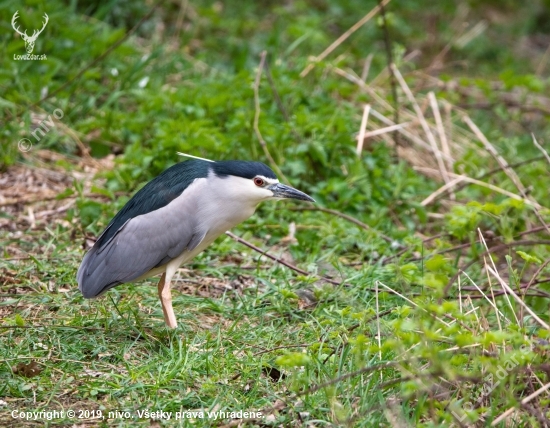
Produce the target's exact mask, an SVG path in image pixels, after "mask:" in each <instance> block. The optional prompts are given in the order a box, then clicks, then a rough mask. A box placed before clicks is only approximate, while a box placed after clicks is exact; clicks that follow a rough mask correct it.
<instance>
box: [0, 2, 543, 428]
mask: <svg viewBox="0 0 550 428" xmlns="http://www.w3.org/2000/svg"><path fill="white" fill-rule="evenodd" d="M376 4H377V3H376V2H374V1H371V2H367V4H365V3H364V2H360V1H343V2H342V1H338V2H336V1H334V2H333V1H327V2H321V1H315V2H304V1H293V2H286V3H283V4H279V3H277V2H267V3H265V4H263V3H262V4H261V5H260V4H259V3H257V2H239V3H237V2H227V3H223V2H208V1H196V2H195V1H193V2H187V1H183V2H161V4H160V6H158V7H157V8H154V5H153V4H152V3H150V2H127V1H119V2H111V3H108V4H105V5H103V4H100V3H90V2H71V3H70V5H69V6H67V5H65V4H64V3H62V2H57V1H53V2H47V3H46V2H35V3H33V4H32V5H31V4H28V5H25V6H24V7H23V6H22V5H21V4H20V3H17V2H10V1H8V2H5V3H4V4H3V5H2V6H1V7H0V17H1V18H2V19H1V22H4V26H5V27H6V31H5V32H4V33H3V34H4V35H2V36H1V37H2V42H3V43H2V45H1V46H0V55H2V57H3V58H8V59H7V60H6V61H5V64H6V65H5V67H3V69H2V71H1V72H0V91H1V92H0V94H1V95H0V102H1V107H2V108H1V109H0V117H1V119H2V123H3V128H2V133H1V134H0V148H1V151H0V165H1V166H2V173H1V175H0V206H2V213H1V215H0V248H1V249H2V253H3V257H2V259H1V260H0V378H1V379H5V382H0V426H35V425H36V426H42V425H44V424H46V425H50V426H72V425H75V424H76V425H78V426H81V425H84V426H112V425H114V426H136V425H137V426H198V427H200V426H245V425H250V426H308V427H314V426H361V427H370V426H426V427H431V426H451V425H454V426H457V427H459V426H490V425H491V424H492V423H494V424H495V425H498V426H507V427H509V426H547V425H548V424H550V422H548V417H549V409H548V403H549V397H550V395H549V393H548V387H549V383H548V382H550V379H549V377H550V374H548V373H549V371H548V364H547V363H546V360H547V355H548V341H547V340H548V336H549V335H550V327H549V326H548V323H549V322H550V321H549V317H548V304H549V298H550V294H549V293H550V289H549V287H548V277H547V276H546V275H549V270H548V267H547V265H548V264H549V263H548V261H549V260H550V255H549V249H550V247H549V245H550V240H549V239H548V234H549V233H550V230H549V229H548V225H547V222H548V216H549V211H548V208H547V207H546V205H547V204H546V199H547V196H548V172H547V171H548V158H547V155H546V154H545V151H544V147H546V146H547V145H545V144H544V142H545V139H547V134H548V130H549V127H548V116H549V114H550V99H549V98H547V97H546V94H547V93H548V86H549V82H548V77H547V76H548V71H547V70H550V64H548V61H549V59H550V58H549V55H548V49H547V47H548V46H549V44H550V37H549V36H548V31H547V30H548V29H547V28H546V27H545V25H546V24H545V22H548V20H547V19H546V18H547V14H548V12H547V10H546V8H545V3H544V2H543V1H540V2H535V3H533V4H531V5H529V6H520V5H516V4H514V2H498V3H497V2H486V3H484V5H483V6H474V5H469V4H468V3H466V2H464V3H457V4H455V3H452V2H440V3H439V4H438V5H437V6H433V5H432V6H433V8H432V6H430V8H431V9H430V10H429V11H428V10H427V9H426V8H427V6H426V4H425V2H421V1H414V2H397V1H396V0H394V2H390V3H389V4H387V6H386V13H385V20H384V19H383V18H382V16H381V14H380V13H377V14H375V15H374V16H373V18H372V19H371V20H370V21H369V22H367V23H366V24H365V25H363V26H362V27H361V28H359V29H357V30H356V31H355V32H353V34H351V36H350V37H349V38H347V39H346V40H343V41H340V42H339V43H338V45H337V47H336V48H335V49H334V51H331V52H330V53H328V54H327V56H326V57H323V58H320V59H319V60H318V61H316V62H312V56H319V55H320V54H321V53H322V52H323V51H324V50H325V49H326V48H327V47H329V46H330V45H331V43H333V42H334V41H335V40H337V39H338V37H339V36H340V35H341V34H343V33H345V31H346V30H348V29H349V28H350V27H352V26H353V25H354V23H355V22H357V21H358V20H359V19H361V17H363V16H365V15H366V14H367V13H368V12H369V11H370V10H371V9H372V8H373V7H375V6H376ZM18 9H19V11H20V15H21V17H20V25H21V26H22V28H34V27H36V25H38V24H37V23H39V22H41V19H42V16H43V13H44V12H47V13H48V15H49V23H48V26H47V27H46V28H47V29H46V30H45V32H44V33H43V34H41V35H40V36H39V37H38V39H37V42H36V46H35V53H37V54H42V53H47V56H48V59H47V60H44V61H20V60H14V59H13V56H14V55H21V54H23V53H24V43H23V41H22V40H21V39H20V37H19V36H17V35H15V33H14V32H13V31H12V29H11V27H9V24H8V23H9V22H10V21H11V19H12V16H13V13H14V12H15V11H16V10H18ZM518 17H521V19H518ZM384 22H385V24H384ZM35 24H36V25H35ZM76 28H77V29H78V30H77V31H75V29H76ZM385 30H387V31H385ZM125 35H128V37H127V38H124V37H125ZM123 38H124V39H123ZM119 40H123V41H122V43H117V41H119ZM387 45H389V46H390V50H391V58H392V60H393V62H394V63H395V64H396V70H397V71H396V72H395V74H394V77H392V75H391V74H390V73H389V72H388V70H387V68H386V65H387V63H388V51H387V49H386V48H387ZM263 51H266V52H267V54H266V55H265V57H264V61H265V62H262V65H263V67H259V65H260V62H261V61H262V59H261V58H262V57H263V56H262V55H263V54H262V52H263ZM310 64H315V66H314V67H310V68H311V70H308V65H310ZM306 71H307V73H306ZM401 76H403V79H401ZM430 93H431V94H430ZM395 95H396V96H397V99H396V98H395ZM365 105H368V106H369V107H368V109H370V110H368V109H367V110H368V120H367V121H365V120H364V119H365V118H366V116H365V112H366V111H367V110H365ZM52 115H54V116H55V117H56V118H57V120H55V122H54V123H55V125H54V126H51V125H50V127H49V128H48V131H47V132H45V133H44V135H41V134H40V133H38V134H37V133H36V129H38V128H39V126H41V125H40V124H43V123H49V121H50V119H49V116H52ZM45 121H46V122H45ZM394 123H398V124H400V126H399V127H398V128H399V133H395V132H392V129H393V130H395V129H394V128H392V129H390V130H388V129H385V130H384V128H385V127H387V126H389V125H392V124H394ZM41 128H42V129H44V126H41ZM365 132H366V133H367V138H366V139H365V140H364V146H363V149H362V151H361V152H360V155H357V153H356V150H357V146H358V136H357V134H361V135H362V133H365ZM372 132H377V133H378V134H377V135H375V136H373V135H370V136H369V135H368V134H369V133H372ZM33 133H34V134H35V135H38V137H35V136H34V135H33ZM531 134H533V135H534V136H535V138H536V139H537V140H536V141H538V143H540V144H542V146H543V149H542V150H541V149H539V148H537V144H538V143H537V144H535V143H534V142H533V137H532V135H531ZM23 138H26V139H27V140H24V141H23V142H22V139H23ZM359 140H360V138H359ZM262 142H264V143H265V148H264V146H263V145H262V144H261V143H262ZM396 143H397V144H396ZM447 147H448V148H447ZM266 150H267V151H268V152H269V153H270V154H271V156H272V157H273V159H274V163H273V164H272V166H273V167H278V168H280V170H281V171H282V173H283V174H284V176H285V177H286V178H287V179H288V180H289V181H290V182H291V183H292V185H294V186H295V187H297V188H299V189H302V190H304V191H306V192H307V193H309V194H311V195H312V196H313V197H315V199H316V200H317V204H316V205H315V207H311V206H309V205H305V204H304V205H299V204H292V203H286V202H279V203H273V204H267V203H266V204H264V205H262V206H261V207H260V208H259V209H258V211H257V213H256V214H255V215H254V217H252V218H251V219H250V220H248V221H246V222H245V223H243V224H241V225H240V226H238V227H237V228H235V230H233V232H234V233H235V234H236V235H237V236H239V237H241V238H242V239H244V240H246V241H247V242H249V243H252V244H254V245H256V246H258V247H260V248H261V249H262V251H267V252H269V254H271V255H273V256H274V257H276V258H280V259H282V260H284V261H285V262H287V263H289V264H291V265H292V266H296V267H297V268H296V269H289V268H287V267H285V266H282V265H281V264H279V263H276V262H274V261H273V260H271V259H270V258H268V257H266V256H265V255H261V254H259V253H258V252H255V251H254V250H252V249H250V248H249V247H247V246H245V245H243V244H242V243H238V242H236V241H235V240H233V239H232V238H231V237H229V236H224V237H221V238H220V239H218V241H216V243H215V244H213V245H212V246H211V247H210V248H209V249H208V250H207V251H205V252H204V253H202V254H201V255H199V256H198V257H197V258H196V259H195V260H194V261H193V262H192V263H191V264H190V265H186V266H184V268H182V269H181V270H180V271H179V272H178V274H177V279H176V280H175V281H174V286H173V289H174V291H173V296H174V309H175V311H176V314H177V317H178V321H179V327H178V329H176V330H174V331H169V330H167V329H166V328H165V327H164V323H163V319H162V311H161V308H160V304H159V302H158V298H157V295H156V287H154V286H155V285H156V284H155V281H156V279H154V278H153V279H151V280H150V281H145V282H143V283H140V284H126V285H122V286H119V287H117V288H115V289H113V290H111V291H109V293H108V294H107V295H106V296H105V297H103V298H101V299H97V300H85V299H83V298H82V296H81V295H80V293H79V292H78V290H77V287H76V280H75V274H76V270H77V268H78V265H79V263H80V261H81V259H82V256H83V254H84V253H85V251H86V250H87V249H88V248H90V246H91V245H93V242H94V239H95V237H97V236H98V234H99V233H100V232H101V231H102V230H103V228H104V227H105V226H106V225H107V223H108V222H109V220H110V219H111V218H112V216H113V215H114V214H115V213H116V212H117V210H118V209H120V208H121V207H122V206H123V205H124V203H125V202H126V201H127V200H128V199H129V197H130V196H131V195H132V194H133V193H134V192H135V191H136V190H137V189H139V188H140V187H141V186H142V185H143V184H145V183H146V182H147V181H148V180H150V179H151V178H152V177H154V176H155V175H157V174H158V173H159V172H160V171H162V170H164V169H165V168H167V167H168V166H170V165H172V164H174V163H176V162H178V161H180V158H178V156H177V155H176V152H177V151H182V152H187V153H191V154H193V155H197V156H203V157H207V158H212V159H231V158H234V159H237V158H240V159H258V160H262V161H266V162H267V161H268V156H267V153H266ZM507 164H511V165H512V167H508V166H507ZM280 178H281V179H283V177H280ZM53 411H58V412H60V413H57V414H52V413H48V412H53ZM71 411H73V412H74V413H70V412H71ZM20 412H37V413H35V414H34V415H33V414H29V415H25V414H23V413H20ZM40 412H42V413H40ZM61 412H62V413H61ZM156 412H164V413H156ZM220 412H223V413H220ZM238 412H249V414H248V415H243V414H242V413H238ZM251 412H253V413H251ZM176 417H177V418H178V419H177V420H176Z"/></svg>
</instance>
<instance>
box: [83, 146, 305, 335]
mask: <svg viewBox="0 0 550 428" xmlns="http://www.w3.org/2000/svg"><path fill="white" fill-rule="evenodd" d="M189 157H191V158H192V159H189V160H185V161H183V162H179V163H176V164H174V165H173V166H171V167H169V168H168V169H166V170H165V171H164V172H162V173H161V174H160V175H158V176H157V177H155V178H154V179H153V180H151V181H150V182H148V183H147V184H146V185H145V186H144V187H143V188H141V189H140V190H139V191H138V192H137V193H136V194H135V195H134V196H133V197H132V198H131V199H130V200H129V201H128V202H127V203H126V204H125V205H124V207H123V208H122V209H121V210H120V211H119V212H118V213H117V214H116V215H115V216H114V217H113V219H112V220H111V221H110V222H109V224H108V225H107V227H106V228H105V230H104V231H103V232H102V233H101V235H100V236H99V237H98V239H97V240H96V242H95V243H94V245H93V247H92V248H91V249H90V250H89V251H88V252H87V253H86V255H85V256H84V258H83V259H82V263H81V264H80V267H79V269H78V272H77V275H76V277H77V282H78V288H79V290H80V291H81V293H82V295H83V296H84V297H85V298H88V299H90V298H95V297H98V296H101V295H103V294H104V293H105V292H107V291H108V290H110V289H111V288H113V287H116V286H117V285H120V284H124V283H128V282H138V281H141V280H144V279H146V278H150V277H152V276H155V275H158V274H162V276H161V277H160V281H159V282H158V286H157V289H158V296H159V298H160V302H161V306H162V311H163V315H164V321H165V323H166V325H167V326H168V327H169V328H172V329H174V328H177V321H176V316H175V314H174V309H173V307H172V294H171V289H170V284H171V281H172V278H173V276H174V274H175V273H176V271H177V270H178V269H179V267H180V266H181V265H182V264H184V263H186V262H188V261H190V260H191V259H193V258H194V257H195V256H196V255H197V254H199V253H200V252H202V251H203V250H204V249H205V248H206V247H208V246H209V245H210V244H211V243H212V242H213V241H214V240H215V239H216V238H217V237H218V236H220V235H221V234H223V233H224V232H226V231H227V230H229V229H231V228H233V227H234V226H236V225H238V224H239V223H241V222H243V221H244V220H246V219H248V218H249V217H250V216H252V215H253V214H254V212H255V210H256V207H257V206H258V204H260V203H261V202H263V201H268V200H281V199H294V200H301V201H309V202H315V200H314V199H313V198H312V197H311V196H309V195H307V194H305V193H303V192H301V191H299V190H297V189H295V188H293V187H291V186H288V185H286V184H282V183H280V182H279V180H278V179H277V176H276V175H275V173H274V172H273V170H272V169H271V168H269V167H268V166H267V165H265V164H264V163H262V162H256V161H243V160H222V161H211V160H208V159H203V158H197V157H194V156H190V155H189Z"/></svg>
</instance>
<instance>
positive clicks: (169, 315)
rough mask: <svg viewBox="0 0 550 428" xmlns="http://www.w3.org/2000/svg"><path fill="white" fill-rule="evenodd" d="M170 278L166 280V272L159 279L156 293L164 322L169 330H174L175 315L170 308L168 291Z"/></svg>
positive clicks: (170, 301) (175, 324) (170, 299)
mask: <svg viewBox="0 0 550 428" xmlns="http://www.w3.org/2000/svg"><path fill="white" fill-rule="evenodd" d="M170 279H171V275H170V278H169V279H168V280H166V272H165V273H163V274H162V276H161V277H160V281H159V285H158V292H159V298H160V303H161V305H162V312H163V313H164V321H165V322H166V325H167V326H168V327H170V328H176V327H177V326H178V323H177V321H176V315H174V309H173V308H172V292H171V291H170Z"/></svg>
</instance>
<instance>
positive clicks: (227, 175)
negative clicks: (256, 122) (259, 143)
mask: <svg viewBox="0 0 550 428" xmlns="http://www.w3.org/2000/svg"><path fill="white" fill-rule="evenodd" d="M210 168H211V171H212V172H213V173H214V174H215V175H216V177H217V178H219V179H221V180H222V181H221V183H222V185H223V187H224V189H225V191H227V192H229V193H230V195H231V197H232V198H234V199H237V200H241V201H243V202H247V203H250V204H251V205H257V204H259V203H260V202H263V201H267V200H279V199H297V200H301V201H309V202H315V200H314V199H313V198H312V197H311V196H309V195H306V194H305V193H304V192H301V191H299V190H297V189H295V188H293V187H290V186H287V185H286V184H282V183H279V180H278V179H277V176H276V175H275V173H274V172H273V171H272V170H271V168H269V167H268V166H267V165H265V164H263V163H261V162H247V161H219V162H212V163H211V164H210Z"/></svg>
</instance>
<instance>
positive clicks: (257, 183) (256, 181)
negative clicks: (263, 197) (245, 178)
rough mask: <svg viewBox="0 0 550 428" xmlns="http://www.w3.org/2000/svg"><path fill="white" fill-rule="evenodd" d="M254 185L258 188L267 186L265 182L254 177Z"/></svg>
mask: <svg viewBox="0 0 550 428" xmlns="http://www.w3.org/2000/svg"><path fill="white" fill-rule="evenodd" d="M254 184H255V185H256V186H258V187H262V186H263V185H264V184H265V181H264V180H262V179H261V178H260V177H254Z"/></svg>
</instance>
